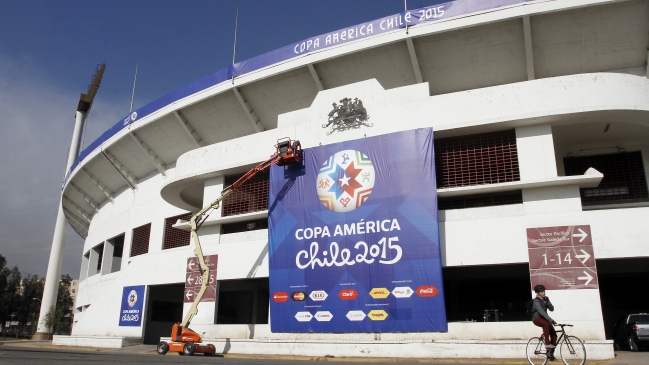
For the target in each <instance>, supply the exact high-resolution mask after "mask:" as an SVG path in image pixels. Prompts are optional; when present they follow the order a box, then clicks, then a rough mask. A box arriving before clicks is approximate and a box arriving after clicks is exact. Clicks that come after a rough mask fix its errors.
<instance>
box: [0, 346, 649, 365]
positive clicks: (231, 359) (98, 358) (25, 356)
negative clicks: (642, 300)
mask: <svg viewBox="0 0 649 365" xmlns="http://www.w3.org/2000/svg"><path fill="white" fill-rule="evenodd" d="M315 361H320V362H322V361H325V362H327V363H328V364H332V365H334V364H349V363H350V362H351V363H354V364H361V365H363V364H368V365H369V364H376V363H427V364H465V365H474V364H475V365H477V364H481V365H485V364H493V365H496V364H523V365H524V364H527V360H525V359H504V360H503V359H501V360H498V359H413V358H403V359H368V360H367V361H363V360H361V359H359V358H349V359H340V360H338V359H333V358H322V357H313V358H306V357H299V358H297V357H295V358H292V357H290V356H268V357H263V358H262V357H253V356H248V357H246V356H242V355H231V354H228V355H225V357H223V356H215V357H205V356H203V355H196V356H179V355H177V354H174V353H169V354H167V355H165V356H160V355H157V354H156V353H155V346H153V345H137V346H131V347H125V348H121V349H95V348H56V347H53V346H51V345H49V343H45V344H37V343H17V344H7V343H4V344H1V345H0V363H2V364H38V363H47V364H115V363H141V364H157V363H165V364H181V363H182V364H184V363H191V364H264V365H277V364H295V365H299V364H310V363H313V362H315ZM589 363H590V364H611V365H645V364H647V363H649V351H641V352H628V351H618V352H616V359H614V360H612V361H593V362H591V361H588V362H587V364H589ZM556 364H558V363H556Z"/></svg>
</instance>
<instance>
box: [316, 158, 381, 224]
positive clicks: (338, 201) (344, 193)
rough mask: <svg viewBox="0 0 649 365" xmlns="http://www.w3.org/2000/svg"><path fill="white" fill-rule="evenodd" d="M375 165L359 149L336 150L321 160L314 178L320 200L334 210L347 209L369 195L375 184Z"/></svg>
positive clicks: (355, 205) (358, 205)
mask: <svg viewBox="0 0 649 365" xmlns="http://www.w3.org/2000/svg"><path fill="white" fill-rule="evenodd" d="M374 181H375V172H374V165H372V161H371V160H370V158H369V157H367V156H366V155H365V154H363V153H362V152H360V151H356V150H344V151H340V152H337V153H336V154H334V155H333V156H331V157H329V159H328V160H327V161H325V162H324V164H323V165H322V167H321V168H320V171H319V173H318V178H317V179H316V189H317V192H318V197H319V198H320V202H322V204H323V205H324V206H325V207H327V208H329V209H331V210H333V211H334V212H349V211H352V210H354V209H356V208H358V207H360V206H361V205H363V203H364V202H365V201H366V200H367V198H369V196H370V194H371V193H372V189H373V188H374Z"/></svg>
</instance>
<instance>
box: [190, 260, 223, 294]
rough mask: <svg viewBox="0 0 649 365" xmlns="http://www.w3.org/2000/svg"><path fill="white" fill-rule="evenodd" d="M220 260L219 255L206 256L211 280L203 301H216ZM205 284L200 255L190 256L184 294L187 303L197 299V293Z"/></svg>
mask: <svg viewBox="0 0 649 365" xmlns="http://www.w3.org/2000/svg"><path fill="white" fill-rule="evenodd" d="M218 262H219V255H209V256H205V264H206V265H207V267H208V268H209V269H210V275H209V278H208V280H209V282H208V283H207V288H206V289H205V293H203V297H202V298H201V302H214V301H215V300H216V268H217V266H218ZM202 284H203V274H202V273H201V267H200V264H199V262H198V257H188V258H187V266H186V271H185V292H184V294H183V301H184V302H185V303H192V302H193V301H194V299H196V295H198V292H199V291H200V290H201V285H202Z"/></svg>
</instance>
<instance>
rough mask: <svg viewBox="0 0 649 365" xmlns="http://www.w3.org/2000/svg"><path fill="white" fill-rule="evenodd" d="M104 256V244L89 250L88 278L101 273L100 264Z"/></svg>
mask: <svg viewBox="0 0 649 365" xmlns="http://www.w3.org/2000/svg"><path fill="white" fill-rule="evenodd" d="M103 256H104V244H103V243H101V244H99V245H97V246H95V247H93V248H92V249H91V250H90V261H89V264H88V276H93V275H95V274H99V273H100V272H101V264H102V261H103Z"/></svg>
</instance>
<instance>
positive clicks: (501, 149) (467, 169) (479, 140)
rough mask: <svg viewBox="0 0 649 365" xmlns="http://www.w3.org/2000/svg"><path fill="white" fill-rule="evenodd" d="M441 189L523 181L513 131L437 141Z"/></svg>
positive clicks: (436, 159)
mask: <svg viewBox="0 0 649 365" xmlns="http://www.w3.org/2000/svg"><path fill="white" fill-rule="evenodd" d="M435 171H436V174H437V187H438V188H454V187H459V186H470V185H484V184H497V183H504V182H511V181H519V180H520V172H519V167H518V152H517V150H516V131H515V130H513V129H510V130H505V131H498V132H489V133H480V134H472V135H468V136H459V137H449V138H440V139H436V140H435Z"/></svg>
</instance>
